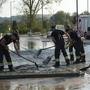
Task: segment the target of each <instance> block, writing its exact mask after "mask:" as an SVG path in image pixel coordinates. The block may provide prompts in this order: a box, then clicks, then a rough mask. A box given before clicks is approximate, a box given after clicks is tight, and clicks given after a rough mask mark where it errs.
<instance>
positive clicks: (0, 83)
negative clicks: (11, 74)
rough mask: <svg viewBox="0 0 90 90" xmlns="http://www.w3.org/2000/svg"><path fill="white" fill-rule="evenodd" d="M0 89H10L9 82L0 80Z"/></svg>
mask: <svg viewBox="0 0 90 90" xmlns="http://www.w3.org/2000/svg"><path fill="white" fill-rule="evenodd" d="M0 90H10V82H9V81H7V80H5V81H3V80H1V81H0Z"/></svg>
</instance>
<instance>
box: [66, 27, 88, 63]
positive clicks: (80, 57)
mask: <svg viewBox="0 0 90 90" xmlns="http://www.w3.org/2000/svg"><path fill="white" fill-rule="evenodd" d="M66 32H67V33H68V34H69V35H70V38H71V41H70V43H71V44H70V46H69V52H70V53H71V54H70V55H71V56H70V57H71V59H72V60H73V59H74V57H73V47H74V49H75V54H76V61H75V62H74V64H78V63H81V62H86V61H85V51H84V46H83V41H82V40H81V37H79V36H78V34H77V32H76V31H73V30H72V29H70V28H69V27H67V28H66Z"/></svg>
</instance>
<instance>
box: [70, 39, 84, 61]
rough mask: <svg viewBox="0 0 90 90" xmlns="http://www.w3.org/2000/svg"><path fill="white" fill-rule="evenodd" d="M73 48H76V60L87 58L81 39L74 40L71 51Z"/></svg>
mask: <svg viewBox="0 0 90 90" xmlns="http://www.w3.org/2000/svg"><path fill="white" fill-rule="evenodd" d="M73 41H74V40H73ZM73 48H74V49H75V55H76V61H80V59H81V61H83V60H85V51H84V46H83V42H82V41H81V39H78V40H77V41H74V43H73V45H72V46H71V47H69V52H73Z"/></svg>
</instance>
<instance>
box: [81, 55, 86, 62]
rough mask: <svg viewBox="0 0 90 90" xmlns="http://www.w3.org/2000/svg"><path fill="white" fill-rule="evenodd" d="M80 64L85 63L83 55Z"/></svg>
mask: <svg viewBox="0 0 90 90" xmlns="http://www.w3.org/2000/svg"><path fill="white" fill-rule="evenodd" d="M80 62H81V63H85V62H86V60H85V55H84V56H81V61H80Z"/></svg>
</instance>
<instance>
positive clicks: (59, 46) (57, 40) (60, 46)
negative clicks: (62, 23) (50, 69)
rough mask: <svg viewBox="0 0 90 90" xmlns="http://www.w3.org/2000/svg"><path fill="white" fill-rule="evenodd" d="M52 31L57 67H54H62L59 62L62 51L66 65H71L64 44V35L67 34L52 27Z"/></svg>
mask: <svg viewBox="0 0 90 90" xmlns="http://www.w3.org/2000/svg"><path fill="white" fill-rule="evenodd" d="M52 29H53V30H52V33H51V37H52V40H53V42H54V44H55V65H54V67H59V66H60V61H59V56H60V51H62V53H63V56H64V58H65V61H66V65H67V66H68V65H69V64H70V63H69V59H68V55H67V52H66V50H65V47H64V46H65V42H64V38H63V35H64V34H65V32H63V31H62V30H58V29H55V26H52Z"/></svg>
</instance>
